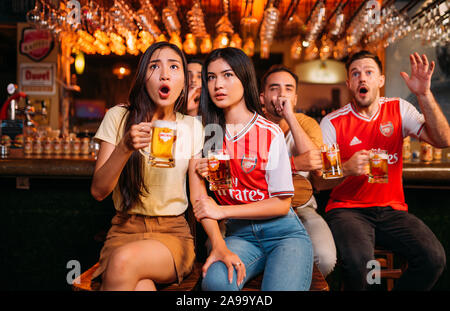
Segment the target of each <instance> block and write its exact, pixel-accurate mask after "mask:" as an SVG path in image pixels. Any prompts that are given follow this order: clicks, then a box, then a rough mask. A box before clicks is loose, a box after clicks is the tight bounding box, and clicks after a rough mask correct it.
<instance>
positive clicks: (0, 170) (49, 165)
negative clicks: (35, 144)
mask: <svg viewBox="0 0 450 311" xmlns="http://www.w3.org/2000/svg"><path fill="white" fill-rule="evenodd" d="M94 167H95V157H94V156H92V155H80V156H75V155H67V156H66V155H24V153H23V149H10V150H9V154H8V155H7V156H6V157H3V158H0V177H34V178H38V177H39V178H45V177H48V178H91V177H92V174H93V173H94Z"/></svg>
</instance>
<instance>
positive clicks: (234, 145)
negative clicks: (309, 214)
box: [215, 113, 294, 205]
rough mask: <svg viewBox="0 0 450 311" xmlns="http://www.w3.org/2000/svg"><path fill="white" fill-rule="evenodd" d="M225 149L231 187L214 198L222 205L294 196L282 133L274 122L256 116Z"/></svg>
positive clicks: (225, 138)
mask: <svg viewBox="0 0 450 311" xmlns="http://www.w3.org/2000/svg"><path fill="white" fill-rule="evenodd" d="M224 146H225V147H226V149H227V152H228V154H229V155H230V158H231V160H230V170H231V176H232V180H233V182H232V188H231V189H228V190H219V191H216V192H215V196H216V198H217V199H218V201H219V202H220V204H222V205H239V204H246V203H252V202H257V201H261V200H265V199H268V198H271V197H275V196H293V195H294V186H293V183H292V174H291V165H290V162H289V157H288V153H287V149H286V144H285V142H284V134H283V132H282V131H281V129H280V128H279V126H278V125H276V124H275V123H273V122H271V121H269V120H267V119H265V118H264V117H262V116H260V115H258V114H257V113H255V114H254V115H253V117H252V119H251V121H250V122H249V123H248V124H247V125H246V126H245V127H244V128H243V129H242V130H241V131H240V132H239V133H238V134H237V135H236V136H234V137H231V136H230V135H229V133H228V131H227V132H226V134H225V137H224Z"/></svg>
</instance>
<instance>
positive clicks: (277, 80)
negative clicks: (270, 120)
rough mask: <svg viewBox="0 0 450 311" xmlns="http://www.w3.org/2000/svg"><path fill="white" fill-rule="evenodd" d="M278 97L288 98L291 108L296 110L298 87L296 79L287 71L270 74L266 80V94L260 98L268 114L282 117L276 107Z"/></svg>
mask: <svg viewBox="0 0 450 311" xmlns="http://www.w3.org/2000/svg"><path fill="white" fill-rule="evenodd" d="M278 97H284V98H287V99H288V100H289V101H290V103H291V107H292V108H295V105H296V103H297V85H296V82H295V79H294V77H293V76H292V75H291V74H290V73H288V72H286V71H278V72H274V73H272V74H270V75H269V76H268V77H267V79H266V84H265V87H264V93H263V94H261V96H260V99H261V103H262V104H263V105H264V107H265V110H266V112H267V113H269V114H271V115H272V116H275V117H276V116H278V117H280V115H279V114H278V113H277V112H276V110H275V106H274V103H275V101H276V100H277V98H278Z"/></svg>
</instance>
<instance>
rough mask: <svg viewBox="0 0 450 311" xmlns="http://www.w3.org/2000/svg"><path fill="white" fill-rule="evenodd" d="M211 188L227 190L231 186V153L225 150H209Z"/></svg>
mask: <svg viewBox="0 0 450 311" xmlns="http://www.w3.org/2000/svg"><path fill="white" fill-rule="evenodd" d="M206 179H207V180H208V182H209V190H211V191H217V190H225V189H230V188H231V173H230V155H229V154H227V153H226V152H225V151H224V150H221V149H220V150H209V151H208V176H207V177H206Z"/></svg>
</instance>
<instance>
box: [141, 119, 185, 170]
mask: <svg viewBox="0 0 450 311" xmlns="http://www.w3.org/2000/svg"><path fill="white" fill-rule="evenodd" d="M150 135H151V143H150V153H148V152H147V151H145V150H142V149H140V150H139V151H141V152H142V153H144V154H145V155H148V158H149V163H150V165H151V166H153V167H175V142H176V139H177V124H176V122H170V121H163V120H156V121H154V122H153V123H152V131H151V133H150Z"/></svg>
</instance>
